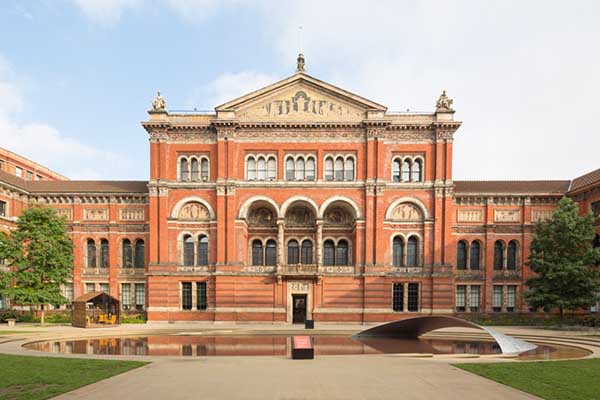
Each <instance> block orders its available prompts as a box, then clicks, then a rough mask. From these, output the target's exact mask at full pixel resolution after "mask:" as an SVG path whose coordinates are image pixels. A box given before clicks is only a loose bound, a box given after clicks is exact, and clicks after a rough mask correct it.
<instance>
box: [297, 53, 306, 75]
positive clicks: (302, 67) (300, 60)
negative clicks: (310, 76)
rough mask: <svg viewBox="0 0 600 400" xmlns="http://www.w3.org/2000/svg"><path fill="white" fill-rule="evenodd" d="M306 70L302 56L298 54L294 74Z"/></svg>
mask: <svg viewBox="0 0 600 400" xmlns="http://www.w3.org/2000/svg"><path fill="white" fill-rule="evenodd" d="M305 70H306V66H305V61H304V54H302V53H300V54H298V58H297V60H296V72H304V71H305Z"/></svg>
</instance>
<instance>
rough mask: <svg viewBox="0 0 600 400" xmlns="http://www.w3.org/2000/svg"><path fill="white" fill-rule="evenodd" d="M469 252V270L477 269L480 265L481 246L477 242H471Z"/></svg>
mask: <svg viewBox="0 0 600 400" xmlns="http://www.w3.org/2000/svg"><path fill="white" fill-rule="evenodd" d="M470 252H471V254H470V258H471V263H470V264H471V269H479V267H480V264H481V244H480V243H479V242H478V241H477V240H475V241H473V242H471V249H470Z"/></svg>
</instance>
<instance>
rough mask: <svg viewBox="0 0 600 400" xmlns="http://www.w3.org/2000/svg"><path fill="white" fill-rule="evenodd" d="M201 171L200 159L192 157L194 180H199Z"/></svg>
mask: <svg viewBox="0 0 600 400" xmlns="http://www.w3.org/2000/svg"><path fill="white" fill-rule="evenodd" d="M199 173H200V168H199V166H198V160H197V159H195V158H192V180H193V181H197V180H198V174H199Z"/></svg>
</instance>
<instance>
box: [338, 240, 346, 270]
mask: <svg viewBox="0 0 600 400" xmlns="http://www.w3.org/2000/svg"><path fill="white" fill-rule="evenodd" d="M335 265H348V242H346V241H345V240H343V239H342V240H340V241H339V242H338V244H337V247H336V248H335Z"/></svg>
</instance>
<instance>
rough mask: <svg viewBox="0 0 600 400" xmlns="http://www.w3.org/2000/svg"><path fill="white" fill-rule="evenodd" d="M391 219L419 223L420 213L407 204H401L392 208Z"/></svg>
mask: <svg viewBox="0 0 600 400" xmlns="http://www.w3.org/2000/svg"><path fill="white" fill-rule="evenodd" d="M392 219H393V220H395V221H421V220H422V216H421V211H420V210H419V209H418V208H417V207H415V206H413V205H412V204H409V203H402V204H400V205H398V206H397V207H396V208H394V212H393V213H392Z"/></svg>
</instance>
